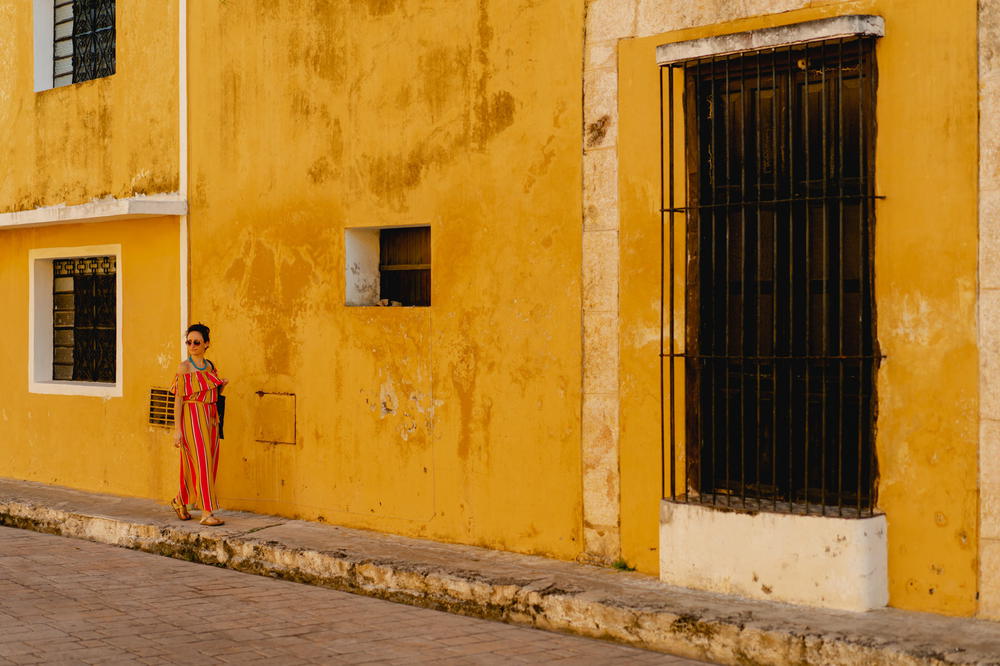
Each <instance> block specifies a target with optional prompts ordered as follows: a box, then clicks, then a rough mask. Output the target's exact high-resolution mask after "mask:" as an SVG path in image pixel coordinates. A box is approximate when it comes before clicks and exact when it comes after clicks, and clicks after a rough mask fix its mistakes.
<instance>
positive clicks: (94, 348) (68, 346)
mask: <svg viewBox="0 0 1000 666" xmlns="http://www.w3.org/2000/svg"><path fill="white" fill-rule="evenodd" d="M116 265H117V261H116V258H115V257H114V256H104V257H79V258H68V259H55V260H53V261H52V379H53V380H64V381H66V380H68V381H78V382H106V383H112V382H114V381H115V368H116V353H117V350H116V339H117V336H116V326H117V308H116V275H115V273H116Z"/></svg>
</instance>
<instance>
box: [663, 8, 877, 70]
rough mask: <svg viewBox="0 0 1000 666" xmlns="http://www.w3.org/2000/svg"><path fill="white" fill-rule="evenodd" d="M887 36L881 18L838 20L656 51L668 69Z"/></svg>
mask: <svg viewBox="0 0 1000 666" xmlns="http://www.w3.org/2000/svg"><path fill="white" fill-rule="evenodd" d="M884 35H885V20H884V19H883V18H882V17H881V16H870V15H853V16H837V17H834V18H826V19H819V20H817V21H806V22H804V23H793V24H792V25H782V26H777V27H774V28H763V29H761V30H749V31H747V32H735V33H732V34H729V35H718V36H715V37H703V38H701V39H690V40H688V41H684V42H675V43H673V44H661V45H660V46H657V47H656V62H657V64H659V65H669V64H672V63H678V62H683V61H685V60H695V59H697V58H704V57H707V56H720V55H727V54H731V53H741V52H744V51H759V50H760V49H769V48H777V47H779V46H790V45H792V44H803V43H806V42H816V41H820V40H826V39H837V38H838V37H883V36H884Z"/></svg>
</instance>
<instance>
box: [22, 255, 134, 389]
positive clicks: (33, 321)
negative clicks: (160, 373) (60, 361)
mask: <svg viewBox="0 0 1000 666" xmlns="http://www.w3.org/2000/svg"><path fill="white" fill-rule="evenodd" d="M108 255H114V256H115V261H116V269H115V310H116V312H115V319H116V322H115V378H116V381H115V383H114V384H100V383H95V382H67V381H53V380H52V379H51V377H52V260H53V259H61V258H64V257H95V256H108ZM122 274H123V270H122V246H121V245H88V246H83V247H48V248H39V249H34V250H29V252H28V392H29V393H43V394H50V395H84V396H94V397H102V398H120V397H121V396H122V393H123V385H124V365H123V359H124V357H125V353H124V348H123V345H122V340H123V334H122V328H123V318H122V310H123V307H122ZM46 378H47V379H46Z"/></svg>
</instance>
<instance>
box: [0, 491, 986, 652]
mask: <svg viewBox="0 0 1000 666" xmlns="http://www.w3.org/2000/svg"><path fill="white" fill-rule="evenodd" d="M0 525H3V526H8V527H16V528H21V529H28V530H34V531H37V532H43V533H47V534H55V535H60V536H69V537H76V538H81V539H87V540H90V541H96V542H100V543H106V544H112V545H116V546H121V547H125V548H131V549H135V550H141V551H145V552H148V553H154V554H158V555H165V556H168V557H174V558H178V559H182V560H188V561H191V562H200V563H203V564H212V565H215V566H221V567H226V568H229V569H234V570H237V571H243V572H247V573H253V574H258V575H266V576H272V577H275V578H281V579H285V580H290V581H296V582H301V583H307V584H312V585H320V586H324V587H328V588H333V589H337V590H342V591H346V592H352V593H356V594H363V595H367V596H372V597H378V598H381V599H386V600H389V601H394V602H399V603H406V604H411V605H415V606H422V607H425V608H432V609H436V610H443V611H449V612H453V613H459V614H462V615H469V616H474V617H481V618H486V619H491V620H500V621H503V622H510V623H516V624H522V625H530V626H533V627H537V628H539V629H546V630H551V631H560V632H566V633H572V634H577V635H582V636H587V637H591V638H599V639H605V640H611V641H615V642H619V643H623V644H627V645H632V646H635V647H640V648H645V649H650V650H656V651H660V652H666V653H669V654H673V655H677V656H682V657H687V658H691V659H703V660H710V661H714V662H718V663H723V664H738V665H756V664H762V665H763V664H776V665H777V664H797V665H798V664H859V665H860V664H864V665H882V664H885V665H889V664H892V665H894V666H895V665H910V664H913V665H916V664H934V665H937V664H997V663H1000V659H998V660H986V661H984V660H982V659H980V658H977V657H976V656H975V655H973V654H969V653H965V651H964V650H962V649H958V650H952V651H951V652H950V653H948V654H945V653H944V652H942V651H941V649H940V648H935V647H932V646H929V645H926V644H924V645H902V646H901V645H900V644H899V642H898V641H893V640H890V639H884V640H883V639H879V638H873V637H872V636H870V635H869V636H856V635H851V634H849V633H844V632H836V631H834V632H829V631H826V632H824V631H823V630H821V629H814V630H811V631H810V630H807V631H802V628H803V627H801V626H799V627H795V626H788V625H786V624H784V623H772V625H771V626H768V625H767V624H766V623H765V624H762V623H761V622H760V621H759V620H758V619H755V618H752V617H751V614H750V613H748V612H739V609H736V610H737V612H734V613H731V614H729V615H728V616H726V617H719V616H718V614H715V615H716V616H715V617H708V616H707V615H699V614H696V613H690V612H683V608H680V609H678V608H670V607H669V606H670V604H668V603H664V604H662V605H660V604H657V605H652V606H651V605H649V604H648V603H635V602H634V601H630V600H629V599H627V598H621V599H609V598H606V595H600V594H595V593H593V592H588V591H585V590H573V589H561V588H560V587H559V585H558V584H557V583H556V582H554V581H553V580H552V579H551V578H548V579H546V578H542V579H539V578H538V577H536V578H534V579H527V578H526V579H524V580H518V579H516V578H512V577H507V578H503V577H499V576H496V577H491V576H488V575H483V574H482V573H481V572H476V571H462V570H444V568H443V567H441V566H440V565H422V564H420V563H419V562H414V561H407V560H403V559H399V560H396V559H387V558H383V559H371V558H367V557H364V556H360V555H358V554H352V553H349V552H346V551H345V550H312V549H304V548H296V547H292V546H288V545H285V544H282V543H280V542H277V541H272V540H264V539H262V538H257V537H254V533H256V532H257V531H259V530H261V529H265V528H257V529H254V530H248V531H246V532H244V533H242V534H238V535H233V534H225V535H223V534H221V533H220V532H212V531H210V530H201V531H198V530H191V529H179V528H174V527H169V526H160V525H156V524H149V523H141V522H131V521H128V520H123V519H121V518H113V517H108V516H102V515H88V514H84V513H79V512H73V511H67V510H62V509H57V508H52V507H49V506H39V505H35V504H33V503H31V502H22V501H12V500H9V499H3V498H0ZM564 587H565V586H564ZM568 587H572V586H568ZM677 605H678V604H675V606H677ZM737 605H738V604H737ZM680 606H683V605H682V604H681V605H680ZM807 629H808V628H807ZM980 656H981V655H980Z"/></svg>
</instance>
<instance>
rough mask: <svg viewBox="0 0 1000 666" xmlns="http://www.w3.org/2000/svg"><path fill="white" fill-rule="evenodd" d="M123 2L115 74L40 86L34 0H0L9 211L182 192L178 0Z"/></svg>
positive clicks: (1, 187) (2, 206) (2, 188)
mask: <svg viewBox="0 0 1000 666" xmlns="http://www.w3.org/2000/svg"><path fill="white" fill-rule="evenodd" d="M116 5H117V10H116V11H117V26H116V31H117V56H116V72H115V74H114V75H112V76H109V77H105V78H101V79H94V80H91V81H85V82H83V83H77V84H73V85H68V86H63V87H60V88H53V89H51V90H46V91H42V92H39V93H36V92H34V50H33V37H32V25H33V22H32V2H31V0H4V1H2V2H0V34H2V35H4V41H3V48H2V49H0V145H2V146H3V152H4V158H3V159H4V167H3V169H4V177H3V178H2V179H0V213H6V212H10V211H17V210H28V209H31V208H38V207H41V206H51V205H55V204H61V203H66V204H78V203H83V202H87V201H90V200H92V199H94V198H99V197H107V196H113V197H128V196H134V195H138V194H155V193H162V192H174V191H176V190H177V187H178V177H177V103H176V100H177V3H176V2H173V1H169V2H156V3H151V2H145V1H144V0H118V2H117V3H116ZM123 19H124V20H123Z"/></svg>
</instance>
